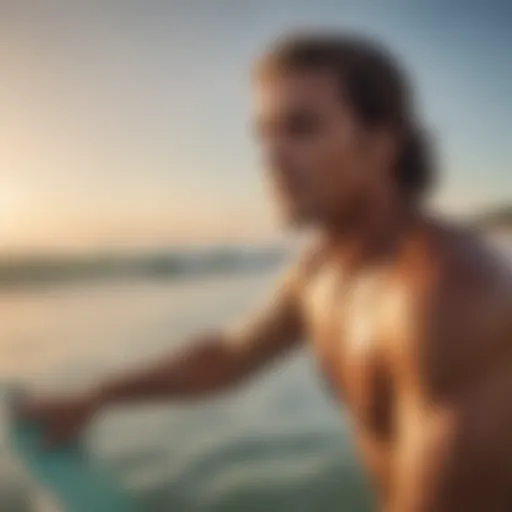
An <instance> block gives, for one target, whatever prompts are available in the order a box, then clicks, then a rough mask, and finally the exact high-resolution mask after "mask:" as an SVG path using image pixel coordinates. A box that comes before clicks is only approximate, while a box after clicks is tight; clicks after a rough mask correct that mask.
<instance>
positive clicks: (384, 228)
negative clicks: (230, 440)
mask: <svg viewBox="0 0 512 512" xmlns="http://www.w3.org/2000/svg"><path fill="white" fill-rule="evenodd" d="M255 110H256V113H255V117H256V131H257V133H258V136H259V139H260V145H261V148H262V153H263V158H264V160H265V164H266V167H267V169H268V171H269V172H268V181H269V184H270V186H271V190H272V193H273V195H274V196H275V199H276V202H277V204H278V206H279V207H280V210H281V213H282V215H283V217H284V218H285V220H286V221H287V222H288V223H290V224H293V225H296V226H304V225H311V226H314V227H315V228H316V230H317V232H318V236H317V237H316V239H315V241H314V242H312V245H311V247H310V248H308V249H307V250H306V251H305V252H304V254H303V255H302V256H301V258H299V261H298V262H297V263H296V264H295V265H294V266H292V268H291V269H290V271H289V272H288V274H287V275H286V276H285V278H284V279H283V281H282V283H281V284H280V286H278V287H277V289H276V291H275V294H274V295H273V297H272V300H271V301H270V302H269V304H267V305H266V306H265V307H264V308H263V309H262V310H261V311H260V312H259V313H258V314H256V315H254V316H251V317H250V318H249V320H248V321H247V322H245V323H243V324H242V326H241V327H240V328H237V329H228V330H225V331H220V332H217V333H210V334H206V335H203V336H200V337H199V339H198V340H195V341H194V342H192V343H190V344H188V345H187V349H186V350H185V351H183V352H180V353H173V354H170V355H169V356H167V357H162V358H161V359H160V360H159V361H158V362H157V363H156V364H155V365H153V366H148V367H147V368H144V369H141V370H140V371H139V372H136V373H132V374H130V375H126V376H120V377H119V378H116V379H114V380H113V381H112V382H105V383H102V384H101V385H99V386H98V387H97V388H95V389H94V390H91V391H90V392H88V393H87V394H84V395H82V396H79V397H73V398H72V399H66V400H62V399H56V398H51V397H50V398H48V397H46V398H41V399H37V400H33V401H32V403H30V404H29V405H28V406H27V410H26V414H28V415H30V416H33V417H38V418H40V419H42V420H44V421H45V422H46V424H47V426H48V440H49V442H52V443H59V442H62V441H64V440H67V439H69V438H70V437H73V436H76V435H77V434H78V433H79V432H80V431H81V430H82V429H83V428H84V427H85V426H86V425H87V423H88V422H89V421H90V420H91V418H92V417H93V416H94V414H95V413H96V412H97V411H99V410H100V409H103V408H104V407H105V406H107V405H110V404H119V403H133V402H137V401H148V400H155V399H169V400H172V399H174V400H182V399H186V398H198V397H204V396H207V395H211V394H214V393H218V392H221V391H224V390H227V389H230V388H232V387H234V386H235V385H237V384H239V383H241V382H243V381H245V380H246V379H247V378H248V377H249V376H252V375H254V374H255V373H257V371H258V370H260V369H261V368H262V367H263V366H264V365H266V364H268V363H269V362H270V361H273V360H275V359H277V358H279V357H282V356H284V355H285V354H286V353H288V352H289V351H290V350H291V349H292V348H294V347H296V346H297V345H298V344H299V343H300V340H309V343H311V345H312V347H313V350H314V351H315V353H316V354H317V355H318V358H319V360H320V362H321V364H322V367H323V368H324V371H325V376H326V378H327V379H328V380H329V382H330V384H331V386H332V388H333V390H334V392H335V394H336V396H337V398H338V399H339V401H340V404H343V405H346V406H347V407H348V408H349V409H350V411H351V418H352V422H353V424H354V427H355V428H354V430H355V432H356V438H357V444H358V446H359V451H360V455H361V458H362V460H363V462H364V464H365V466H366V467H367V470H368V473H369V475H370V477H371V479H372V481H373V482H374V484H375V486H376V489H377V496H378V503H379V510H381V511H385V512H461V511H464V512H473V511H474V512H482V511H485V512H505V511H510V510H512V279H511V273H510V269H509V268H508V267H507V266H506V265H504V264H503V263H502V262H501V261H500V260H499V258H498V256H497V255H496V254H495V253H494V252H493V251H492V250H491V249H489V248H488V247H487V246H486V244H485V242H484V241H483V240H481V239H479V238H478V237H477V236H475V235H473V234H471V233H468V232H466V231H465V230H463V229H461V228H458V227H455V226H450V225H448V224H444V223H442V222H440V221H438V220H435V219H431V218H430V217H429V216H428V215H427V213H426V212H425V211H424V209H423V208H422V207H421V205H420V204H417V203H415V202H411V201H410V200H408V199H407V197H406V196H405V194H404V193H403V191H402V190H399V189H398V187H397V185H396V182H395V179H394V177H393V172H392V170H393V168H394V166H395V165H396V159H397V154H398V152H399V151H400V143H401V141H400V137H399V136H398V135H397V134H395V133H393V132H392V130H389V129H388V130H386V129H379V130H377V129H372V130H371V131H370V130H367V129H365V128H364V127H363V126H362V125H361V123H359V121H358V119H357V116H356V115H355V114H354V112H353V111H352V109H351V106H350V104H349V103H348V102H347V101H344V100H343V98H340V94H339V90H338V88H337V86H336V80H335V79H334V77H333V76H332V75H331V74H330V73H329V72H327V71H325V72H322V71H318V70H317V71H302V72H297V73H287V74H286V73H285V74H283V75H282V76H279V77H277V76H276V77H273V78H272V79H270V78H269V79H266V80H260V81H258V82H257V83H256V85H255Z"/></svg>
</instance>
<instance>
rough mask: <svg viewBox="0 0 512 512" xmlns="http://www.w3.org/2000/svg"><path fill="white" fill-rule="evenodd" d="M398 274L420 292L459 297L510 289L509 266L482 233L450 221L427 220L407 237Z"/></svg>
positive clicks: (499, 294)
mask: <svg viewBox="0 0 512 512" xmlns="http://www.w3.org/2000/svg"><path fill="white" fill-rule="evenodd" d="M399 266H400V277H401V278H402V279H403V281H404V282H405V283H407V284H408V285H409V286H410V287H412V288H416V289H417V291H418V293H420V295H423V294H425V295H426V296H427V297H428V298H432V297H433V296H434V297H435V295H436V294H443V295H447V296H450V297H454V296H459V298H460V299H463V298H466V299H467V298H470V297H472V296H478V297H479V298H485V297H489V298H490V297H502V298H505V297H506V296H507V295H508V296H510V294H511V293H512V292H511V290H512V266H511V264H510V262H508V261H506V259H505V258H504V256H503V253H502V252H500V250H498V248H497V246H496V245H495V244H493V243H492V241H491V240H490V239H488V238H487V237H486V236H485V235H484V234H481V233H478V232H476V231H474V230H472V229H470V228H466V227H464V226H458V225H453V224H451V225H450V224H441V223H435V222H432V223H429V224H428V225H425V226H423V227H422V228H421V229H420V230H419V231H418V233H415V234H414V235H413V236H412V237H411V239H410V240H409V241H408V246H407V247H406V248H405V250H404V254H403V255H402V258H401V262H400V265H399Z"/></svg>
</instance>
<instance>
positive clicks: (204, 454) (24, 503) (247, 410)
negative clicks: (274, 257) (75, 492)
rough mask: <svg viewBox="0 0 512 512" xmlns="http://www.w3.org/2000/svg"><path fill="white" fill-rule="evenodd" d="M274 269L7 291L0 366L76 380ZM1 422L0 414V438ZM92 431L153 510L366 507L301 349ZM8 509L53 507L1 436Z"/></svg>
mask: <svg viewBox="0 0 512 512" xmlns="http://www.w3.org/2000/svg"><path fill="white" fill-rule="evenodd" d="M504 247H505V250H508V249H506V247H507V245H506V244H505V245H504ZM508 247H510V245H509V246H508ZM274 279H275V275H274V272H268V271H265V272H252V273H250V274H246V275H243V274H240V273H239V274H237V275H224V276H217V277H206V276H203V277H200V278H199V277H198V278H192V279H188V280H182V281H173V280H163V281H158V280H141V279H139V280H116V281H108V282H95V283H87V282H76V283H69V284H67V285H66V286H58V287H50V288H44V289H43V288H36V289H30V288H24V287H23V288H21V289H16V290H12V289H10V290H5V291H4V292H1V291H0V311H1V316H2V338H1V339H0V374H1V376H2V379H5V380H11V379H15V380H18V381H21V382H22V383H23V384H24V385H26V386H28V387H29V388H31V389H32V390H34V391H45V390H53V391H59V392H71V391H73V390H75V389H76V390H78V389H80V388H81V387H86V386H87V385H88V384H90V383H91V382H94V381H95V380H96V379H99V378H104V377H106V376H108V375H111V374H113V373H115V372H118V371H120V370H123V369H128V368H130V367H132V366H137V365H139V364H141V363H143V362H144V361H150V360H152V359H153V358H155V357H157V356H158V355H159V354H161V353H164V352H168V351H171V350H174V349H176V348H177V347H178V346H179V345H180V344H181V343H183V342H184V341H183V340H186V339H187V338H189V336H190V335H192V334H193V333H196V332H199V331H201V330H202V329H205V328H212V327H216V326H219V325H222V324H225V323H228V322H230V321H232V320H234V319H237V318H239V317H240V315H243V314H244V313H245V312H247V311H249V310H250V309H251V308H252V307H254V306H255V305H257V304H258V303H260V302H261V300H263V299H264V297H265V296H266V294H267V293H268V292H269V291H270V289H271V287H272V284H273V282H274ZM4 426H5V425H2V419H1V417H0V438H1V430H2V428H3V427H4ZM86 441H87V443H88V445H89V449H90V451H91V453H92V454H93V456H94V457H96V458H97V459H98V460H99V461H101V462H103V463H104V464H106V465H108V466H109V467H110V468H111V469H112V470H113V471H114V472H115V473H116V474H117V475H118V477H119V478H120V479H121V480H122V481H123V482H124V484H125V485H126V486H127V488H128V489H129V491H130V492H131V493H133V495H134V496H135V497H136V498H137V499H138V500H139V501H140V503H141V504H142V509H143V510H145V511H148V512H159V511H174V512H181V511H185V512H188V511H190V512H217V511H218V512H220V511H222V512H230V511H244V512H245V511H249V512H268V511H274V510H275V511H283V512H286V511H293V512H300V511H304V512H311V511H322V512H330V511H332V512H334V511H343V510H346V511H350V512H359V511H361V512H363V511H369V510H372V506H371V493H370V490H369V488H368V486H367V485H366V482H365V479H364V476H363V473H362V471H361V468H360V467H359V465H358V463H357V462H356V456H355V452H354V447H353V443H352V438H351V433H350V429H349V426H348V422H347V418H346V413H345V411H344V410H341V411H340V410H339V408H337V407H336V406H335V404H333V403H331V402H330V400H329V396H328V394H327V393H326V392H325V390H324V389H323V387H322V382H321V380H320V378H319V374H318V371H317V368H316V367H315V363H314V361H313V359H312V357H311V355H310V354H309V352H308V351H307V349H304V350H299V351H298V352H297V353H296V354H294V355H293V356H291V357H290V358H288V359H286V360H285V361H283V362H282V363H281V364H278V365H276V366H273V367H271V368H268V370H266V371H265V372H264V373H263V374H261V375H259V376H258V377H257V378H255V379H254V380H253V381H252V382H251V383H250V384H249V385H247V386H245V387H243V388H242V389H239V390H237V391H235V392H233V393H231V394H229V395H226V396H224V397H222V398H221V399H216V400H213V401H208V402H203V403H196V404H191V405H183V404H182V405H177V404H158V405H151V406H142V407H137V408H126V409H112V410H110V411H107V412H105V413H104V414H103V415H102V416H101V417H99V418H97V421H95V422H94V424H93V425H92V426H91V428H90V429H89V430H88V431H87V438H86ZM2 500H3V501H2ZM0 510H1V511H2V512H4V511H5V512H35V511H44V512H57V511H59V507H58V504H55V503H54V502H53V500H52V498H51V497H48V495H47V494H46V493H45V492H44V489H41V488H39V487H38V486H37V485H36V484H35V483H34V482H33V481H31V480H30V478H29V477H28V476H27V475H26V474H24V473H23V471H22V470H20V468H19V467H18V466H17V464H16V460H15V459H14V458H13V457H12V456H11V455H10V454H9V452H8V450H6V447H5V446H4V445H2V444H1V443H0Z"/></svg>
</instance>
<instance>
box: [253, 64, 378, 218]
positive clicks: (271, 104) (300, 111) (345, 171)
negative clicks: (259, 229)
mask: <svg viewBox="0 0 512 512" xmlns="http://www.w3.org/2000/svg"><path fill="white" fill-rule="evenodd" d="M255 99H256V101H255V104H256V125H257V132H258V136H259V140H260V144H261V149H262V154H263V159H264V163H265V167H266V169H267V171H268V175H269V182H270V185H271V190H272V193H273V195H274V196H275V198H276V199H277V203H278V206H279V209H280V211H281V213H282V214H283V216H284V219H285V220H286V221H287V222H288V223H290V224H293V225H304V224H318V223H320V224H324V223H331V222H332V223H340V222H341V223H343V222H349V219H351V218H352V216H353V215H354V214H355V210H357V209H358V208H359V207H360V205H361V204H362V202H364V197H365V196H367V195H368V188H369V186H370V184H371V180H370V175H371V171H369V169H370V168H371V167H372V162H371V161H372V160H374V158H373V157H374V156H375V151H374V150H373V148H372V147H371V146H372V141H371V137H370V134H369V133H368V132H367V131H366V130H364V129H363V128H362V126H361V125H360V123H358V121H357V118H356V116H355V115H354V113H353V112H352V111H351V109H350V106H349V104H348V102H346V101H344V100H343V97H342V94H341V92H340V87H339V84H338V83H337V81H336V79H335V77H334V76H333V75H332V74H331V73H329V72H322V71H300V72H295V73H291V72H290V73H287V74H282V75H280V76H272V77H267V78H265V79H262V80H260V81H259V82H258V83H257V85H256V90H255Z"/></svg>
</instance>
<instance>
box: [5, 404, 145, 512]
mask: <svg viewBox="0 0 512 512" xmlns="http://www.w3.org/2000/svg"><path fill="white" fill-rule="evenodd" d="M18 401H19V397H18V396H16V394H14V395H12V396H11V397H10V398H9V397H7V402H8V404H10V405H8V407H9V408H10V410H11V412H10V416H11V417H10V425H9V432H8V442H9V444H10V445H11V448H12V450H13V451H14V452H15V454H16V455H17V457H18V458H19V459H20V460H21V462H22V464H23V465H24V466H25V468H26V470H27V471H28V472H29V473H30V474H31V475H32V476H33V477H34V478H35V479H36V480H37V481H38V482H40V483H41V484H42V485H43V486H44V487H45V488H47V489H48V491H49V492H50V494H52V495H53V496H54V497H55V499H56V501H57V502H58V503H59V504H60V505H61V506H62V508H63V509H64V510H65V511H66V512H139V509H138V508H137V507H136V504H135V501H134V499H133V498H131V497H130V495H129V493H127V492H126V491H125V490H124V489H123V488H122V486H121V485H120V483H119V482H118V481H117V479H116V478H115V475H113V474H112V472H109V471H108V469H107V468H105V467H103V466H101V465H100V464H98V463H95V461H94V460H93V459H92V458H91V457H89V456H88V455H87V453H86V451H85V450H83V449H82V446H81V445H80V442H73V443H69V444H67V445H65V446H62V447H59V448H58V449H55V450H44V449H43V448H42V443H43V429H42V426H41V425H38V424H37V423H36V422H33V421H27V420H23V419H20V418H19V417H17V415H16V403H17V402H18Z"/></svg>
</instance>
